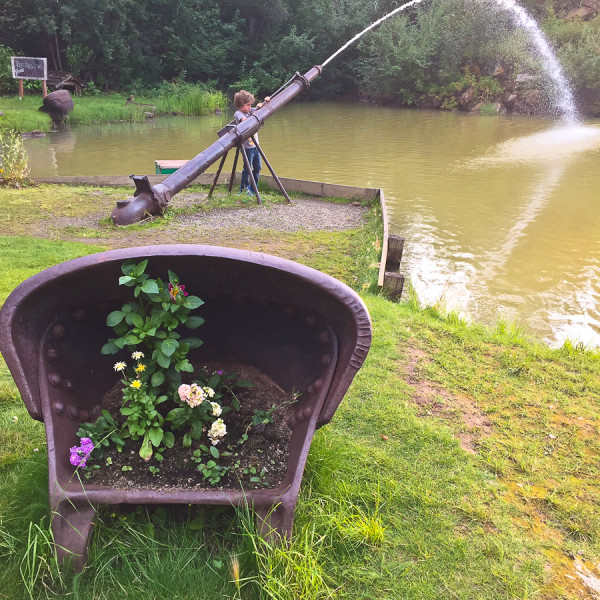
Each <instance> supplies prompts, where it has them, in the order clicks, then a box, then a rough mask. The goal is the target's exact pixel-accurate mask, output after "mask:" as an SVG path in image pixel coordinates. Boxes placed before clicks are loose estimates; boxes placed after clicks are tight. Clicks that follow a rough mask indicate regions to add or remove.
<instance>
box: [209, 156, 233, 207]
mask: <svg viewBox="0 0 600 600" xmlns="http://www.w3.org/2000/svg"><path fill="white" fill-rule="evenodd" d="M227 154H228V152H226V153H225V154H224V155H223V158H222V159H221V162H220V163H219V168H218V169H217V174H216V175H215V180H214V181H213V182H212V185H211V186H210V190H208V196H207V197H208V198H210V197H211V196H212V193H213V191H214V189H215V186H216V185H217V181H218V180H219V175H220V174H221V169H222V168H223V165H224V164H225V159H226V158H227Z"/></svg>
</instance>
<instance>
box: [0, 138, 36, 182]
mask: <svg viewBox="0 0 600 600" xmlns="http://www.w3.org/2000/svg"><path fill="white" fill-rule="evenodd" d="M27 175H29V165H28V159H27V153H26V152H25V147H24V146H23V140H22V139H21V136H20V135H19V134H18V133H17V132H16V131H6V132H2V131H0V183H3V184H7V185H12V186H15V187H19V185H20V184H21V183H22V182H23V180H24V179H25V178H26V177H27Z"/></svg>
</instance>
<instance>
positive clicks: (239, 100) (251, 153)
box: [233, 90, 271, 196]
mask: <svg viewBox="0 0 600 600" xmlns="http://www.w3.org/2000/svg"><path fill="white" fill-rule="evenodd" d="M270 99H271V98H270V97H269V96H267V97H266V98H265V102H268V101H269V100H270ZM253 102H254V96H253V95H252V94H251V93H250V92H247V91H246V90H240V91H239V92H238V93H237V94H235V96H234V97H233V103H234V105H235V107H236V108H237V110H236V111H235V115H234V117H235V122H236V124H237V123H241V122H242V121H245V120H246V119H247V118H248V117H249V116H250V115H251V114H252V113H253V112H254V111H255V110H256V109H258V108H261V107H262V105H263V103H262V102H261V103H260V104H257V105H256V108H252V103H253ZM253 137H254V138H255V139H256V141H257V142H258V134H257V133H255V134H254V136H253ZM242 145H243V147H244V150H245V151H246V156H247V157H248V162H249V163H250V167H251V169H252V174H253V175H254V181H255V182H256V185H258V177H259V174H260V169H261V162H260V153H259V152H258V148H257V147H256V145H255V144H254V142H253V141H252V140H251V139H250V138H248V139H247V140H246V141H245V142H243V144H242ZM244 191H245V192H246V193H247V194H250V195H252V196H253V195H254V192H253V190H252V186H251V185H250V173H249V172H248V168H247V167H246V163H245V162H244V169H243V170H242V183H241V186H240V192H244Z"/></svg>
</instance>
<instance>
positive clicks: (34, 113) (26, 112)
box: [0, 94, 52, 133]
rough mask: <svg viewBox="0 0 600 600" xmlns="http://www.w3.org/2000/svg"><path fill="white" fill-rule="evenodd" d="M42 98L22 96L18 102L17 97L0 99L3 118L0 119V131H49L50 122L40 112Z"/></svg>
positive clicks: (48, 118) (46, 116)
mask: <svg viewBox="0 0 600 600" xmlns="http://www.w3.org/2000/svg"><path fill="white" fill-rule="evenodd" d="M40 106H42V96H41V94H40V95H39V96H24V97H23V100H19V97H18V96H2V97H0V110H1V111H2V112H3V113H4V116H2V117H0V129H4V130H10V129H12V130H15V131H19V132H21V133H24V132H26V131H35V130H40V131H50V129H51V127H52V120H51V119H50V117H49V116H48V115H47V114H45V113H42V112H40V111H39V110H38V109H39V107H40Z"/></svg>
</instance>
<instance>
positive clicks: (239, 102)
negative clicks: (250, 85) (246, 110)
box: [233, 90, 254, 108]
mask: <svg viewBox="0 0 600 600" xmlns="http://www.w3.org/2000/svg"><path fill="white" fill-rule="evenodd" d="M248 102H250V104H253V103H254V96H253V95H252V94H251V93H250V92H247V91H246V90H240V91H239V92H238V93H237V94H236V95H235V96H234V97H233V103H234V104H235V107H236V108H242V106H244V104H248Z"/></svg>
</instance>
